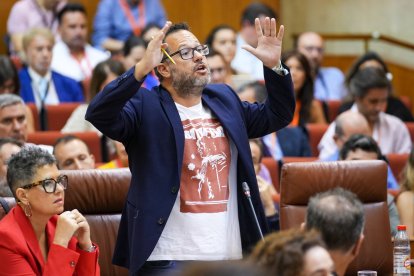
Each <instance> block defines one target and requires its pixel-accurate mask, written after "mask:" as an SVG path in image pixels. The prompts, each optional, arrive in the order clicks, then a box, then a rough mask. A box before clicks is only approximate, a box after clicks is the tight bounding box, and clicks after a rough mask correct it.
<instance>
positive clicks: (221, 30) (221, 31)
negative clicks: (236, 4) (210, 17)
mask: <svg viewBox="0 0 414 276" xmlns="http://www.w3.org/2000/svg"><path fill="white" fill-rule="evenodd" d="M236 36H237V34H236V31H235V30H234V29H233V28H232V27H230V26H228V25H219V26H217V27H215V28H213V30H211V32H210V34H209V35H208V36H207V39H206V44H207V45H208V47H209V48H210V52H216V53H220V54H221V56H222V58H223V60H224V64H225V70H224V71H225V74H224V75H225V80H226V81H223V83H227V84H229V85H231V84H232V78H233V75H234V74H236V71H235V70H233V68H232V67H231V62H232V61H233V59H234V56H235V55H236Z"/></svg>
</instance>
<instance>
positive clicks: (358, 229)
mask: <svg viewBox="0 0 414 276" xmlns="http://www.w3.org/2000/svg"><path fill="white" fill-rule="evenodd" d="M364 223H365V217H364V207H363V205H362V203H361V201H360V200H359V199H358V197H357V196H356V195H355V194H354V193H352V192H350V191H348V190H345V189H343V188H334V189H331V190H328V191H326V192H322V193H319V194H316V195H315V196H313V197H311V198H310V199H309V203H308V208H307V212H306V229H308V230H310V229H315V230H318V231H320V233H321V235H322V238H323V240H324V241H325V243H326V246H327V247H328V249H329V250H341V251H348V250H349V249H350V248H351V247H352V246H353V245H354V244H355V243H356V242H357V241H358V239H359V238H360V236H361V233H362V231H363V228H364Z"/></svg>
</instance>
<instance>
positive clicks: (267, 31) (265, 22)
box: [263, 17, 271, 36]
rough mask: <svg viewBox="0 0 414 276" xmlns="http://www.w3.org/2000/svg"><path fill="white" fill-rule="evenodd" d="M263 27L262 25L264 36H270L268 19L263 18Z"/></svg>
mask: <svg viewBox="0 0 414 276" xmlns="http://www.w3.org/2000/svg"><path fill="white" fill-rule="evenodd" d="M263 25H264V32H263V34H264V36H270V33H271V31H270V18H269V17H266V18H265V20H264V24H263Z"/></svg>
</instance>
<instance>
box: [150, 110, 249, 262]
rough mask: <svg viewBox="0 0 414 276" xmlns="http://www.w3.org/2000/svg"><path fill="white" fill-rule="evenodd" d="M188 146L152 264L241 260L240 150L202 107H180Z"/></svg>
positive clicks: (152, 257) (152, 255) (218, 123)
mask: <svg viewBox="0 0 414 276" xmlns="http://www.w3.org/2000/svg"><path fill="white" fill-rule="evenodd" d="M176 106H177V109H178V112H179V114H180V118H181V121H182V123H183V128H184V136H185V145H184V157H183V167H182V170H181V183H180V192H179V193H178V196H177V199H176V201H175V204H174V207H173V209H172V211H171V214H170V217H169V218H168V221H167V223H166V225H165V228H164V231H163V232H162V234H161V237H160V239H159V240H158V243H157V245H156V246H155V248H154V250H153V252H152V254H151V256H150V257H149V258H148V260H149V261H154V260H205V261H213V260H228V259H241V258H242V248H241V239H240V227H239V217H238V210H237V187H236V185H237V184H236V182H237V176H236V166H237V154H238V153H237V149H236V147H235V145H234V143H233V142H232V141H230V138H229V137H227V136H226V133H225V132H224V129H223V127H222V126H221V123H220V122H219V121H218V120H217V119H216V118H214V117H213V116H212V113H211V111H210V110H209V109H208V108H206V107H204V106H203V105H202V103H201V102H200V104H197V105H195V106H192V107H190V108H187V107H184V106H182V105H179V104H177V103H176Z"/></svg>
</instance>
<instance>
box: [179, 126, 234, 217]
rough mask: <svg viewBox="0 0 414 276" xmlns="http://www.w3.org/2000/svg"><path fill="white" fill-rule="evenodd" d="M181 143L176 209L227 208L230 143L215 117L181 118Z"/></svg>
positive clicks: (195, 211)
mask: <svg viewBox="0 0 414 276" xmlns="http://www.w3.org/2000/svg"><path fill="white" fill-rule="evenodd" d="M182 123H183V128H184V136H185V144H184V159H183V168H182V171H181V185H180V211H181V212H184V213H218V212H224V211H227V202H228V199H229V186H228V176H229V169H230V160H231V156H230V147H229V142H228V140H227V138H226V135H225V133H224V129H223V127H222V126H221V124H220V122H219V121H218V120H217V119H195V120H184V121H182Z"/></svg>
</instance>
